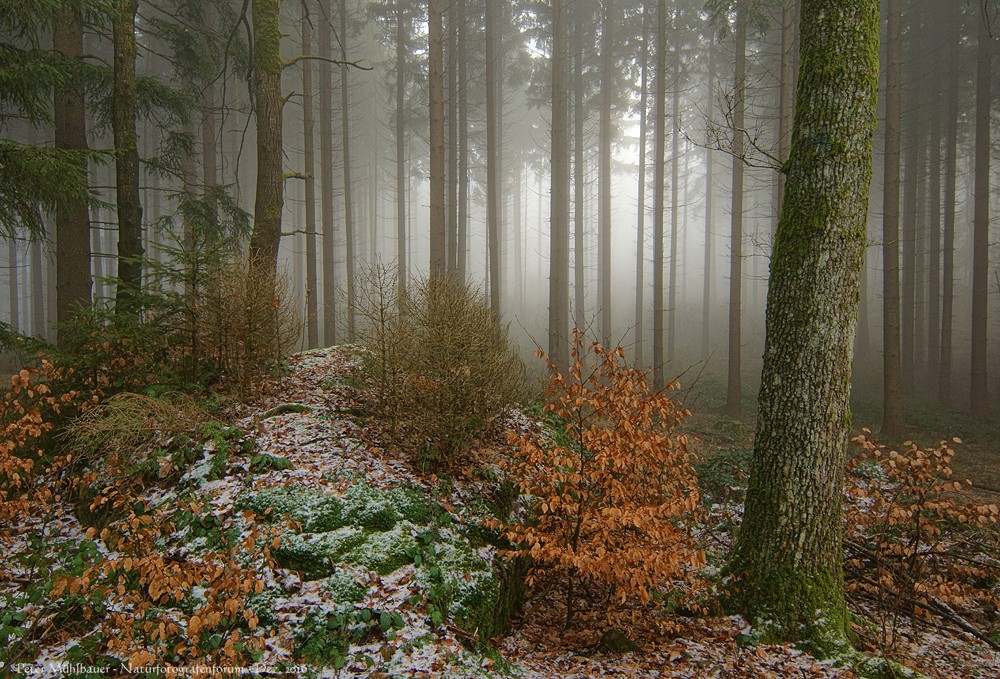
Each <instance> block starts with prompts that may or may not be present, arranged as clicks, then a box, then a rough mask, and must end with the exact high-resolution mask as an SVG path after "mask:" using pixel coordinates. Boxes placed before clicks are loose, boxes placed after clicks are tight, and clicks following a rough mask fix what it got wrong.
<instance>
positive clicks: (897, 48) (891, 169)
mask: <svg viewBox="0 0 1000 679" xmlns="http://www.w3.org/2000/svg"><path fill="white" fill-rule="evenodd" d="M900 13H901V12H900V0H889V6H888V20H889V22H888V23H889V32H888V50H887V52H888V60H889V63H888V66H887V69H886V73H887V75H886V99H885V169H884V171H883V182H884V186H883V192H882V215H883V217H882V272H883V273H882V436H883V437H885V438H889V439H893V438H897V437H899V436H900V435H901V434H902V433H903V426H904V422H903V385H902V364H901V361H900V354H899V351H900V338H899V334H900V328H899V125H900V104H901V101H900V100H901V94H900V89H901V73H900V71H901V61H902V46H901V43H902V36H901V30H900V29H901V26H900V24H901V19H900Z"/></svg>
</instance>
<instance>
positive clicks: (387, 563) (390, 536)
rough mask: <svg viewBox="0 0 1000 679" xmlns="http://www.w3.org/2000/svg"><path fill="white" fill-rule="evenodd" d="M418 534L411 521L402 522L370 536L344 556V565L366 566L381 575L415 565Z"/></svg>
mask: <svg viewBox="0 0 1000 679" xmlns="http://www.w3.org/2000/svg"><path fill="white" fill-rule="evenodd" d="M417 532H418V529H417V527H416V526H415V525H413V524H412V523H410V522H409V521H400V522H398V523H396V525H395V526H393V528H392V530H388V531H382V532H377V533H371V534H369V535H368V536H367V537H366V538H365V540H364V542H362V543H360V544H359V545H357V546H356V547H354V548H353V549H351V550H350V551H349V552H347V553H346V554H344V555H343V561H344V563H349V564H353V565H356V566H364V567H365V568H367V569H368V570H372V571H375V572H376V573H378V574H379V575H388V574H389V573H392V572H393V571H394V570H396V569H398V568H401V567H403V566H405V565H406V564H408V563H413V555H414V554H415V553H416V551H417V540H416V537H414V536H415V535H416V534H417Z"/></svg>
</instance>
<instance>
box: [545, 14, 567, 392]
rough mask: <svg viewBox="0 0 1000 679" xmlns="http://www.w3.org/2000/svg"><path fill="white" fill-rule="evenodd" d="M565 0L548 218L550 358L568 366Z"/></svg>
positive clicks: (555, 66)
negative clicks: (549, 224) (549, 222)
mask: <svg viewBox="0 0 1000 679" xmlns="http://www.w3.org/2000/svg"><path fill="white" fill-rule="evenodd" d="M567 19H568V17H567V16H566V0H552V140H551V146H550V153H551V165H550V168H551V170H550V171H551V173H552V189H551V192H550V201H551V207H550V209H549V212H550V215H549V219H550V221H551V226H550V230H549V328H548V330H549V360H550V361H551V362H552V363H553V365H555V366H556V368H557V369H558V370H560V371H562V372H563V373H565V371H566V370H567V368H568V366H569V335H568V331H569V157H568V154H569V135H568V134H567V132H568V130H567V125H566V123H567V118H568V115H567V109H568V101H567V87H566V85H567V83H566V61H567V58H566V52H567V50H566V20H567Z"/></svg>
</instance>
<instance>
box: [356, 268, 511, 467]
mask: <svg viewBox="0 0 1000 679" xmlns="http://www.w3.org/2000/svg"><path fill="white" fill-rule="evenodd" d="M366 278H367V280H368V285H367V286H363V287H366V288H367V290H366V291H364V292H363V293H362V295H361V296H360V299H361V302H362V304H361V307H360V313H361V315H362V317H363V318H366V319H367V320H368V324H367V327H366V329H365V330H364V331H363V338H364V342H365V346H366V349H367V352H366V370H367V372H368V374H369V376H370V379H369V383H370V384H372V385H373V387H372V393H373V397H374V398H373V400H374V401H375V404H374V405H375V409H376V410H377V412H378V413H379V415H380V416H381V417H382V418H383V419H384V420H385V421H386V422H387V423H388V425H389V429H390V432H391V434H392V435H393V436H394V437H395V438H396V439H397V441H398V442H401V443H405V444H407V445H410V446H412V447H413V448H415V449H416V451H417V452H418V454H419V456H420V458H421V460H422V461H424V462H427V463H436V462H440V461H443V460H447V459H448V458H450V457H452V456H453V455H454V454H455V452H456V451H458V450H459V449H461V448H463V447H466V446H468V445H470V444H471V443H472V442H474V441H475V440H476V439H477V438H480V437H482V436H483V435H485V434H486V433H488V432H489V431H490V429H491V427H492V426H493V425H494V424H495V423H497V422H498V421H499V420H500V419H501V418H502V417H503V416H504V415H505V413H506V412H507V410H508V409H509V408H510V407H511V406H512V405H513V404H514V403H516V402H517V401H518V400H519V399H520V397H521V395H522V393H523V388H524V366H523V364H522V363H521V360H520V359H519V358H518V356H517V354H516V353H515V351H514V349H513V348H512V346H511V344H510V340H509V338H508V336H507V330H506V328H505V327H504V326H503V325H501V323H500V318H499V317H498V315H497V314H496V313H494V312H493V311H492V310H491V309H490V305H489V301H488V300H487V298H486V297H485V295H483V293H482V292H481V291H480V290H479V289H477V288H474V287H471V286H469V285H468V284H466V283H464V282H462V281H461V280H459V279H457V278H455V277H454V276H434V277H431V278H426V279H422V280H418V281H416V282H414V283H412V284H411V285H410V290H409V291H408V292H407V293H405V294H404V293H400V292H399V291H398V288H397V285H396V282H395V280H394V279H393V278H392V276H391V275H389V274H387V272H386V271H385V269H382V268H378V267H376V268H374V269H372V270H371V272H369V274H368V275H367V277H366Z"/></svg>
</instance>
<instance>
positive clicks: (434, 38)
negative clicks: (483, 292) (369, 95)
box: [427, 0, 446, 276]
mask: <svg viewBox="0 0 1000 679" xmlns="http://www.w3.org/2000/svg"><path fill="white" fill-rule="evenodd" d="M442 2H443V0H428V3H427V5H428V8H427V9H428V15H427V23H428V36H427V37H428V62H429V65H428V68H429V71H428V76H427V78H428V83H427V86H428V92H429V94H428V99H429V103H430V136H429V139H430V156H431V157H430V185H431V188H430V191H431V195H430V231H431V232H430V275H431V276H437V275H439V274H443V273H444V272H445V230H446V226H445V211H444V193H445V191H444V188H445V187H444V185H445V181H444V180H445V177H444V155H445V154H444V33H443V29H442V27H441V22H442Z"/></svg>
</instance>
